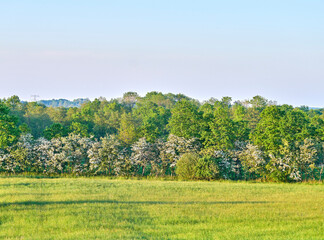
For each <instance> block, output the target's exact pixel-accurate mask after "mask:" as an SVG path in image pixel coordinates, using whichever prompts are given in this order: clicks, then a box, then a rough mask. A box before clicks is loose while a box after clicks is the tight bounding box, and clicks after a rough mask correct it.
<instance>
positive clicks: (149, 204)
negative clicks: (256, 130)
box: [0, 177, 324, 240]
mask: <svg viewBox="0 0 324 240" xmlns="http://www.w3.org/2000/svg"><path fill="white" fill-rule="evenodd" d="M323 209H324V186H323V184H275V183H243V182H242V183H240V182H239V183H235V182H177V181H157V180H150V181H148V180H111V179H110V180H109V179H103V178H54V179H46V178H43V179H35V178H23V177H15V178H10V177H2V178H0V239H55V240H56V239H235V240H236V239H258V240H259V239H285V240H286V239H294V240H296V239H324V225H323V224H324V210H323Z"/></svg>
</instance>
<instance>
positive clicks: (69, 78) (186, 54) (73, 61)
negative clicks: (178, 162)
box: [0, 0, 324, 107]
mask: <svg viewBox="0 0 324 240" xmlns="http://www.w3.org/2000/svg"><path fill="white" fill-rule="evenodd" d="M323 13H324V1H323V0H271V1H260V0H244V1H243V0H226V1H225V0H222V1H220V0H199V1H198V0H114V1H112V0H91V1H89V0H87V1H85V0H55V1H46V0H10V1H6V0H0V98H4V97H9V96H12V95H18V96H19V97H20V98H21V99H23V100H30V96H31V95H34V94H35V95H39V96H40V99H52V98H55V99H57V98H66V99H75V98H83V97H88V98H90V99H94V98H96V97H100V96H103V97H106V98H107V99H110V98H116V97H121V96H122V94H123V93H125V92H128V91H135V92H138V93H139V94H140V95H142V96H143V95H145V94H146V92H149V91H160V92H163V93H168V92H172V93H183V94H186V95H188V96H190V97H193V98H196V99H199V100H207V99H209V98H210V97H214V98H218V99H219V98H221V97H223V96H231V97H232V98H233V99H234V100H237V99H241V100H244V99H250V98H252V97H253V96H255V95H261V96H264V97H266V98H268V99H270V100H276V101H277V102H278V103H279V104H284V103H287V104H291V105H294V106H300V105H308V106H312V107H324V94H323V89H324V14H323Z"/></svg>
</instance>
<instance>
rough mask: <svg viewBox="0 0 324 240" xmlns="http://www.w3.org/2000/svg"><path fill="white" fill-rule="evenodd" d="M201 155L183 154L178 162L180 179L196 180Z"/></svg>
mask: <svg viewBox="0 0 324 240" xmlns="http://www.w3.org/2000/svg"><path fill="white" fill-rule="evenodd" d="M198 159H199V155H198V154H195V153H185V154H183V155H182V156H181V157H180V159H179V160H178V162H177V168H176V174H177V176H178V177H179V178H180V179H183V180H190V179H194V178H195V174H196V165H197V162H198Z"/></svg>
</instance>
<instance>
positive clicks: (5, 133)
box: [0, 101, 19, 149]
mask: <svg viewBox="0 0 324 240" xmlns="http://www.w3.org/2000/svg"><path fill="white" fill-rule="evenodd" d="M18 137H19V129H18V127H17V118H16V117H14V116H12V115H10V110H9V108H8V107H7V106H6V105H5V104H4V103H3V102H1V101H0V149H5V148H6V147H8V146H10V145H11V144H13V143H14V142H16V141H17V140H18Z"/></svg>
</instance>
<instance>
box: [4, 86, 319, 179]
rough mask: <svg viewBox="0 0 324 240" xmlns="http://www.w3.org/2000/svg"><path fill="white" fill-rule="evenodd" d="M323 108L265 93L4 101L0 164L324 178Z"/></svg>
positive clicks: (47, 169) (94, 171)
mask: <svg viewBox="0 0 324 240" xmlns="http://www.w3.org/2000/svg"><path fill="white" fill-rule="evenodd" d="M323 113H324V110H323V109H309V108H308V107H306V106H302V107H298V108H296V107H295V108H294V107H293V106H290V105H278V104H277V103H276V102H274V101H269V100H267V99H265V98H264V97H261V96H255V97H253V98H252V99H249V100H244V101H235V102H233V101H232V99H231V98H230V97H223V98H222V99H221V100H217V99H214V98H211V99H209V100H208V101H205V102H199V101H197V100H195V99H192V98H190V97H188V96H185V95H183V94H171V93H169V94H162V93H160V92H149V93H147V94H146V95H145V96H144V97H140V96H139V95H138V94H137V93H135V92H128V93H125V94H124V95H123V97H122V98H119V99H111V100H107V99H105V98H102V97H101V98H98V99H95V100H93V101H87V102H84V103H83V104H82V106H81V107H69V108H64V107H46V106H45V105H44V104H42V103H40V102H22V101H21V100H20V99H19V97H17V96H12V97H10V98H7V99H2V100H0V172H5V173H36V174H75V175H109V176H177V177H179V178H183V179H208V180H210V179H233V180H239V179H245V180H249V179H265V180H271V181H303V180H322V177H323V169H324V160H323V159H324V115H323Z"/></svg>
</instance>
